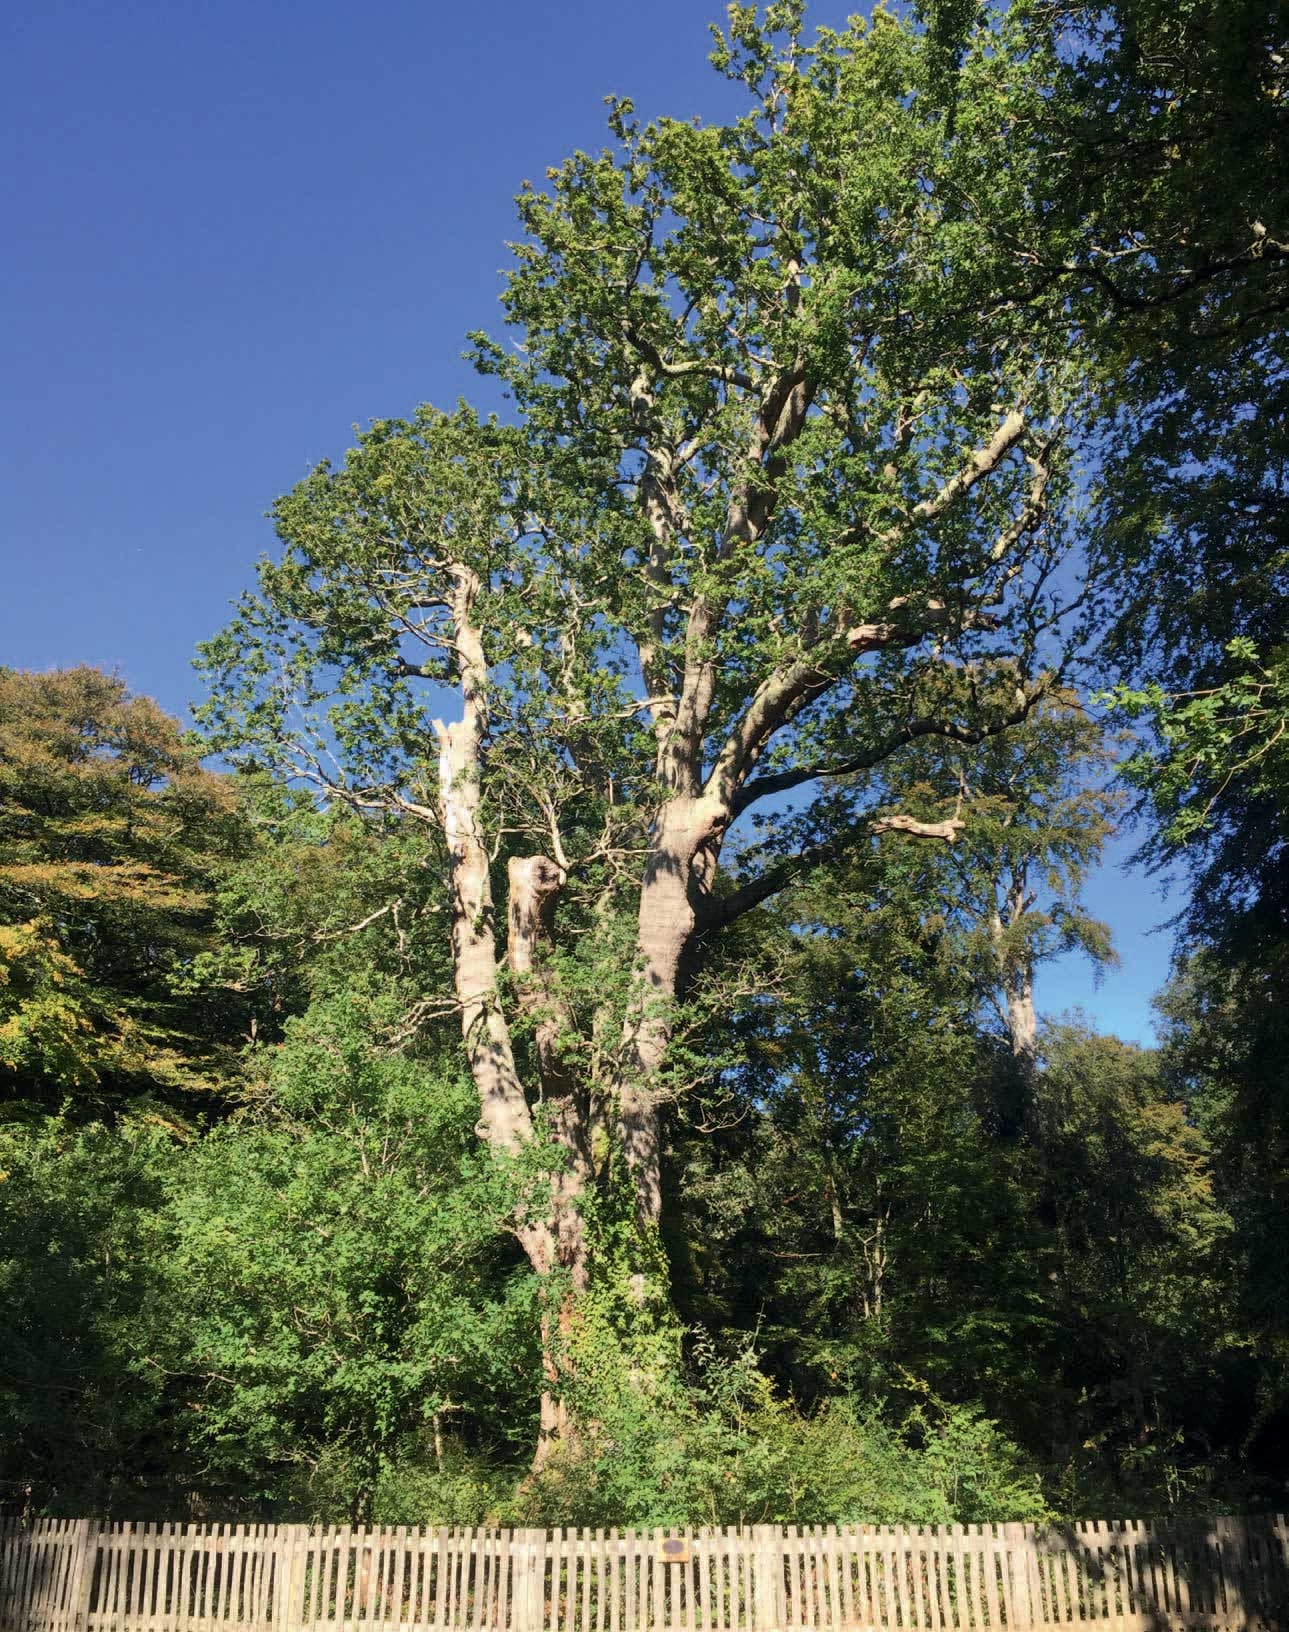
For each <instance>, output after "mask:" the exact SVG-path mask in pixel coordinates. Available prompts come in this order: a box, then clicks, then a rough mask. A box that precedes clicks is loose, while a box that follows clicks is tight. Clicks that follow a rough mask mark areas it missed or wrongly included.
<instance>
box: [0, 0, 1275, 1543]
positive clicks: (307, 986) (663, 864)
mask: <svg viewBox="0 0 1289 1632" xmlns="http://www.w3.org/2000/svg"><path fill="white" fill-rule="evenodd" d="M1287 53H1289V43H1287V42H1286V37H1285V34H1284V23H1283V17H1282V16H1281V15H1280V14H1279V13H1278V11H1277V8H1274V7H1272V6H1270V5H1267V4H1265V3H1262V4H1259V3H1258V0H1234V3H1230V0H1228V3H1227V4H1226V5H1224V6H1222V7H1218V6H1216V5H1215V4H1213V3H1211V0H1182V3H1180V4H1177V3H1170V4H1168V5H1164V4H1161V3H1159V0H1118V3H1116V4H1114V5H1112V6H1110V7H1108V8H1101V7H1088V6H1085V5H1083V4H1081V3H1079V0H1045V3H1040V0H1017V3H1015V4H1013V5H1011V6H1010V7H996V8H992V9H987V10H983V9H982V10H977V9H973V8H971V7H964V6H962V5H960V4H958V3H957V0H943V3H942V4H941V5H940V6H938V7H937V8H934V9H929V10H927V11H926V12H924V13H921V14H918V15H909V16H905V15H903V14H902V13H893V12H886V11H884V10H881V9H878V10H876V11H874V12H873V13H872V15H871V17H869V18H868V19H867V20H854V21H852V23H851V24H850V25H848V27H847V28H846V29H844V30H842V31H839V32H830V31H827V30H816V28H815V26H814V23H813V21H812V20H811V19H810V18H808V17H806V16H805V15H804V13H803V10H802V7H801V6H800V5H799V4H797V3H795V0H778V3H776V4H773V5H770V6H769V7H768V8H766V9H765V10H764V11H758V10H757V8H755V7H746V8H744V7H733V8H731V9H730V12H729V16H728V21H727V23H726V24H725V26H724V27H723V29H722V30H720V31H718V32H717V35H716V44H715V49H714V53H713V63H714V66H715V69H716V71H717V72H719V73H721V74H724V75H726V76H728V77H729V78H730V79H731V80H733V81H734V82H735V84H736V85H738V86H740V87H742V89H743V91H744V92H745V107H746V112H745V114H744V115H743V116H742V117H740V118H737V119H735V120H733V121H731V122H730V123H728V124H725V125H714V124H704V123H698V122H694V121H690V120H686V119H684V118H681V119H679V120H673V119H668V118H657V119H654V120H652V121H647V120H645V119H643V118H642V117H641V116H639V115H638V114H637V113H636V111H635V110H634V108H633V107H632V105H631V103H630V102H628V101H625V100H616V101H613V102H611V104H610V110H609V132H608V136H607V139H606V140H607V145H606V147H605V148H604V150H603V151H602V152H599V153H596V154H581V153H579V154H575V155H574V156H573V157H571V158H570V159H568V160H567V161H566V162H564V163H563V164H560V165H558V166H557V167H555V168H553V169H551V170H550V171H549V172H547V174H546V178H545V181H544V182H543V184H542V186H541V187H538V188H535V187H529V186H527V185H526V186H525V189H524V191H523V192H522V193H521V195H520V198H519V212H520V239H519V242H518V244H517V245H516V246H515V247H514V249H513V252H512V259H511V265H510V271H509V273H508V276H507V280H506V287H505V294H504V297H503V305H504V312H503V318H504V322H503V324H502V325H501V326H500V329H499V337H490V336H488V335H482V334H481V335H477V336H474V337H473V338H472V342H471V343H472V345H473V347H474V354H475V357H476V361H477V365H478V367H479V369H480V371H481V373H482V374H483V375H485V376H488V377H489V379H490V381H491V382H498V381H499V382H500V384H501V385H502V387H504V390H505V392H506V397H507V402H508V412H507V413H506V414H505V415H504V416H503V417H502V418H500V419H490V418H482V417H480V416H479V415H477V414H476V413H475V412H474V411H473V410H472V409H471V408H470V407H468V406H466V405H459V406H458V407H457V408H455V409H453V410H451V411H447V412H444V411H441V410H438V409H434V408H430V407H424V408H421V409H419V410H417V411H416V412H415V413H414V414H412V415H411V417H410V418H408V419H404V420H400V419H377V420H375V421H372V422H370V427H369V428H368V429H367V430H365V431H363V432H361V433H360V434H359V436H358V439H357V442H356V445H355V446H354V447H353V448H352V449H351V451H350V452H349V453H348V455H347V456H346V457H345V458H344V459H343V460H342V461H340V462H337V463H335V464H324V465H321V466H320V467H318V469H317V470H315V471H314V472H313V473H312V474H311V475H310V476H309V477H308V478H307V479H306V480H304V481H303V482H301V483H300V484H299V485H298V486H296V487H295V488H294V489H292V490H291V491H290V492H289V493H287V494H286V495H285V496H284V497H283V498H281V499H280V500H279V501H278V503H277V504H276V506H275V507H274V512H273V513H274V518H275V521H276V525H277V530H278V534H279V538H280V548H279V549H278V551H277V553H276V554H275V555H273V557H272V558H270V559H267V560H265V561H263V562H262V563H261V564H260V567H259V572H258V582H257V586H256V587H255V588H254V589H253V590H250V591H248V593H247V594H246V596H245V597H244V599H243V601H242V602H241V603H240V604H239V606H238V607H237V608H236V610H235V613H234V616H233V618H232V621H231V622H230V623H229V624H228V626H227V627H226V628H225V629H224V630H223V631H222V632H219V633H213V634H212V637H211V639H210V640H209V641H208V642H207V643H206V644H205V645H204V646H203V647H202V649H201V653H200V657H199V666H200V668H201V671H202V674H203V685H204V687H205V691H204V696H205V699H206V700H205V702H204V703H203V705H202V707H201V708H200V709H199V711H198V722H199V729H198V731H197V733H185V731H184V730H182V729H181V727H180V725H179V723H178V722H177V721H175V720H174V719H172V718H170V717H168V715H167V714H166V713H165V712H164V711H163V710H162V709H160V708H159V707H158V706H157V705H156V704H155V703H153V702H152V701H150V700H149V699H147V698H143V697H137V696H131V695H130V694H129V693H128V691H127V689H126V687H125V686H124V684H123V683H122V682H121V681H120V680H119V679H118V678H116V677H113V676H110V675H105V674H103V673H100V672H98V671H96V670H93V669H90V668H86V667H81V668H69V669H65V670H62V671H59V672H51V673H46V674H29V673H23V672H18V671H16V670H13V669H5V670H0V1307H3V1309H4V1312H5V1313H4V1319H3V1322H0V1502H3V1504H4V1506H5V1508H6V1509H7V1510H10V1511H29V1512H48V1513H56V1514H80V1513H100V1514H110V1515H113V1516H117V1517H133V1518H146V1517H153V1516H165V1517H171V1518H175V1517H184V1516H189V1515H192V1516H218V1517H236V1518H250V1517H266V1516H271V1517H283V1518H286V1517H292V1518H309V1517H318V1518H324V1519H341V1518H346V1517H350V1516H352V1517H354V1518H356V1519H375V1520H379V1521H383V1522H401V1523H407V1522H422V1523H424V1522H436V1523H474V1522H484V1521H485V1520H487V1521H490V1522H530V1523H540V1522H552V1523H590V1524H606V1523H607V1524H612V1523H620V1524H643V1523H658V1524H666V1523H698V1524H701V1523H730V1522H737V1521H740V1520H744V1521H749V1522H751V1521H760V1520H785V1521H795V1522H819V1521H837V1522H854V1521H859V1520H863V1521H895V1520H917V1521H933V1520H948V1519H959V1520H962V1519H970V1520H977V1519H991V1518H1009V1519H1026V1518H1036V1517H1040V1516H1043V1515H1045V1514H1075V1515H1110V1516H1118V1515H1124V1514H1131V1515H1136V1516H1145V1515H1148V1514H1151V1513H1156V1512H1160V1511H1163V1510H1168V1509H1187V1510H1199V1511H1213V1510H1225V1511H1232V1510H1238V1509H1243V1508H1257V1507H1261V1506H1265V1505H1268V1504H1270V1505H1275V1504H1277V1503H1278V1504H1280V1505H1281V1506H1283V1503H1284V1498H1285V1493H1286V1470H1289V1065H1287V1063H1286V1062H1287V1061H1289V1005H1287V1004H1286V993H1287V992H1289V844H1287V842H1286V841H1287V839H1289V645H1286V640H1285V636H1286V629H1285V616H1284V607H1285V604H1286V602H1285V593H1286V589H1287V588H1289V374H1287V373H1286V365H1285V360H1284V354H1283V349H1282V336H1283V319H1284V314H1285V311H1286V307H1287V306H1289V176H1287V174H1286V171H1287V169H1289V58H1287ZM680 112H681V113H682V114H683V113H684V110H680ZM382 406H388V405H380V404H356V405H355V411H356V412H362V411H364V410H366V411H368V412H370V411H372V410H373V409H377V410H378V409H380V408H381V407H382ZM250 576H251V567H250V564H249V562H248V580H249V578H250ZM1126 829H1130V830H1131V831H1132V832H1133V833H1134V834H1135V836H1136V839H1137V842H1138V844H1139V846H1140V865H1142V866H1143V867H1150V868H1153V869H1154V870H1155V873H1156V876H1157V878H1158V881H1159V884H1160V887H1161V892H1162V891H1163V890H1164V888H1165V886H1168V887H1169V889H1170V891H1171V893H1169V894H1168V895H1167V898H1166V900H1165V899H1164V896H1163V894H1162V893H1161V906H1160V918H1161V920H1162V919H1165V918H1168V917H1170V916H1171V917H1172V924H1171V933H1172V934H1173V935H1174V937H1175V959H1174V966H1173V974H1172V978H1171V979H1170V981H1169V983H1168V985H1167V987H1166V989H1165V990H1164V991H1163V992H1162V993H1161V994H1160V996H1159V998H1158V1013H1159V1044H1158V1046H1157V1047H1155V1048H1150V1049H1144V1048H1140V1047H1136V1046H1133V1045H1131V1044H1127V1043H1124V1042H1122V1041H1120V1040H1118V1039H1116V1038H1115V1037H1112V1036H1106V1035H1101V1034H1098V1032H1097V1031H1096V1030H1095V1029H1094V1028H1093V1027H1091V1026H1090V1025H1089V1024H1087V1023H1086V1022H1085V1021H1084V1020H1083V1019H1082V1018H1080V1017H1079V1016H1069V1015H1064V1016H1051V1015H1044V1014H1043V1013H1042V1012H1041V1010H1040V1008H1039V1007H1038V1001H1037V1000H1038V998H1039V997H1041V994H1042V971H1043V966H1044V964H1045V962H1046V961H1047V960H1050V959H1051V958H1053V957H1055V956H1058V955H1062V954H1068V953H1070V952H1072V951H1073V952H1078V953H1081V954H1082V955H1084V956H1086V957H1088V958H1090V959H1092V960H1095V961H1096V962H1097V963H1098V964H1100V965H1102V966H1104V967H1105V968H1106V969H1107V971H1109V972H1108V974H1107V978H1108V979H1116V980H1131V979H1133V978H1134V977H1133V971H1132V970H1131V969H1128V970H1116V968H1115V965H1116V961H1117V960H1116V954H1115V949H1114V947H1113V945H1112V942H1111V939H1110V936H1109V933H1108V931H1107V929H1106V927H1105V926H1104V925H1102V924H1100V923H1098V922H1096V921H1095V920H1094V919H1093V918H1092V917H1091V916H1090V914H1089V913H1088V911H1087V909H1086V907H1085V905H1084V902H1083V887H1084V882H1085V879H1086V877H1087V874H1088V871H1089V869H1090V868H1092V867H1093V866H1095V865H1096V864H1097V863H1098V860H1099V858H1100V857H1101V855H1102V853H1103V849H1104V846H1105V844H1106V842H1107V840H1108V839H1109V838H1110V837H1111V836H1112V835H1113V834H1114V833H1115V832H1116V831H1123V830H1126ZM1036 983H1037V984H1036Z"/></svg>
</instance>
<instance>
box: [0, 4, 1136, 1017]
mask: <svg viewBox="0 0 1289 1632" xmlns="http://www.w3.org/2000/svg"><path fill="white" fill-rule="evenodd" d="M719 9H720V8H719V5H718V3H717V0H650V3H649V4H647V5H646V4H641V3H639V0H630V3H628V0H561V3H559V4H555V3H552V0H527V3H518V0H483V3H482V4H479V5H475V6H449V5H446V4H442V3H439V4H435V3H433V0H420V3H416V4H409V3H402V0H394V3H386V4H382V5H379V6H362V5H356V4H353V3H352V0H350V3H348V4H344V5H341V4H339V3H336V0H311V3H310V4H308V5H305V4H303V3H301V0H297V3H294V4H290V3H287V0H257V3H256V4H254V5H252V4H250V3H248V0H215V3H210V0H206V3H202V0H181V3H178V4H176V3H175V0H168V3H165V4H161V3H142V0H78V3H77V4H75V5H72V4H60V3H59V0H41V3H40V4H38V5H34V4H33V5H25V6H20V7H15V9H14V11H13V12H12V13H11V14H10V16H9V21H8V24H7V28H6V39H5V50H4V53H3V61H2V62H0V151H3V154H4V169H5V183H4V201H3V210H4V221H5V229H6V231H5V237H6V241H7V242H6V250H5V253H4V256H3V259H2V260H0V314H2V316H0V322H2V324H3V330H2V340H0V371H2V373H0V378H2V380H3V384H2V385H0V390H2V391H3V401H4V424H3V435H0V462H2V463H0V493H2V495H3V497H2V501H0V502H2V508H0V567H2V568H3V576H2V577H0V661H3V662H6V663H8V664H11V665H15V666H18V667H24V668H46V667H50V666H54V665H60V664H68V663H74V662H89V663H96V664H100V665H102V666H104V667H107V668H114V669H117V670H118V671H119V672H120V673H121V674H122V675H123V676H124V678H125V679H126V680H127V681H128V683H129V684H130V685H131V687H133V688H134V689H135V690H138V691H144V692H150V693H151V694H153V695H154V696H156V697H157V698H159V699H160V701H161V702H162V703H163V704H164V705H165V706H166V707H168V708H170V709H171V710H173V711H174V712H176V713H179V714H185V713H186V710H187V705H188V703H189V702H190V701H191V700H192V698H193V696H194V695H195V689H196V686H195V680H194V677H193V675H192V673H191V670H190V668H189V662H190V659H191V656H192V650H193V646H194V644H195V643H196V641H198V640H200V639H202V638H203V637H205V636H207V635H209V634H211V633H212V632H213V631H214V630H215V629H216V628H217V627H218V626H219V625H220V624H221V623H222V622H223V621H224V614H225V609H226V604H227V602H228V601H229V600H230V599H231V598H232V597H233V596H234V595H235V594H236V593H237V591H238V590H239V589H240V588H241V587H243V586H244V585H245V584H246V583H247V581H248V579H249V576H250V571H251V564H252V562H253V560H254V558H255V556H256V555H257V554H258V553H260V551H262V550H263V549H266V548H268V547H269V545H270V544H271V534H270V531H269V529H268V527H267V524H266V523H265V522H264V521H263V519H262V516H263V512H264V510H265V509H266V507H267V506H268V504H269V503H270V502H271V501H272V499H273V498H274V496H275V495H276V494H277V493H279V492H281V491H282V490H284V489H285V488H286V487H288V486H290V485H291V483H293V482H294V481H295V480H297V479H298V478H299V477H300V476H302V475H303V474H304V472H305V471H306V470H307V469H308V468H309V467H310V465H311V464H313V463H314V462H315V461H316V460H317V459H319V458H321V457H323V456H324V455H333V456H334V455H337V454H340V453H342V452H343V450H344V448H345V447H346V446H347V444H348V440H349V428H350V426H351V425H352V424H353V423H354V422H355V421H358V420H366V419H369V418H371V417H373V416H376V415H383V414H400V413H404V412H406V411H407V410H409V409H410V408H411V407H412V406H413V405H414V404H415V403H417V402H419V401H423V400H429V401H434V402H437V403H442V404H447V403H450V402H451V401H452V400H453V399H455V397H456V396H457V395H458V394H462V393H466V394H470V395H472V396H473V397H475V398H476V400H479V399H482V398H483V397H484V394H483V393H482V392H481V391H480V390H479V387H478V384H477V383H476V382H475V380H474V378H473V376H472V375H471V373H470V371H469V369H468V368H467V367H466V365H465V364H464V363H463V362H462V361H461V360H460V352H461V349H462V344H463V336H464V334H465V333H466V331H467V330H468V329H471V328H476V327H492V328H495V327H497V326H498V318H499V313H498V309H497V306H496V295H497V291H498V288H499V281H500V280H499V275H498V273H499V269H500V267H501V266H502V265H503V263H504V260H505V249H504V243H505V240H506V239H507V238H508V237H511V236H513V235H514V231H515V228H514V214H513V207H512V202H511V201H512V198H513V195H514V193H515V192H516V191H517V190H518V187H519V184H520V182H521V181H522V180H523V179H524V178H525V177H529V178H532V179H533V180H534V181H538V180H540V179H541V177H542V175H543V173H544V170H545V167H546V166H547V165H548V164H551V163H555V162H557V161H558V160H559V159H561V158H562V157H563V156H564V155H565V154H566V153H567V152H568V151H569V150H570V149H572V148H574V147H588V146H594V145H596V144H598V143H599V142H600V140H601V139H602V135H603V130H604V108H603V97H604V96H605V94H606V93H608V92H624V93H627V94H629V95H631V96H632V97H634V98H635V100H636V103H637V106H638V107H639V108H640V109H641V111H642V112H646V113H653V112H667V113H674V114H678V115H685V116H688V115H692V114H701V115H704V116H706V117H712V116H718V115H720V114H721V113H722V112H723V111H724V109H725V108H726V107H728V106H729V105H730V104H729V101H728V97H729V94H730V93H729V91H728V88H727V87H725V86H724V84H723V82H722V81H720V80H719V79H718V78H717V77H716V76H715V75H714V74H713V73H712V71H711V70H710V68H709V67H708V66H707V63H706V60H705V59H706V51H707V23H708V21H709V19H710V18H712V17H714V16H716V15H717V14H718V12H719ZM850 9H853V6H847V5H837V4H834V3H832V0H823V3H820V4H817V5H816V7H815V13H814V14H815V16H816V18H817V20H819V21H828V22H834V23H835V22H839V21H840V20H841V18H842V16H843V14H844V12H845V11H847V10H850ZM1124 848H1126V847H1121V852H1120V856H1119V857H1118V858H1117V859H1122V850H1123V849H1124ZM1091 897H1092V906H1093V909H1094V910H1095V911H1097V912H1098V913H1099V914H1100V915H1101V916H1103V917H1105V918H1107V919H1108V920H1109V921H1110V923H1111V924H1112V925H1113V926H1114V927H1115V930H1116V933H1117V937H1118V941H1119V945H1120V949H1121V952H1122V955H1123V965H1124V966H1123V969H1122V971H1121V972H1119V973H1116V974H1111V975H1110V976H1108V977H1107V978H1106V979H1105V981H1104V982H1103V983H1102V984H1101V986H1100V987H1099V988H1096V989H1094V987H1093V984H1092V980H1091V977H1090V974H1088V973H1087V972H1086V971H1085V970H1083V969H1082V968H1081V967H1080V966H1079V965H1078V964H1077V962H1073V961H1071V962H1069V963H1067V964H1065V965H1062V966H1061V967H1059V968H1056V969H1054V970H1052V971H1050V972H1048V973H1047V975H1046V977H1045V978H1044V979H1043V981H1042V984H1041V988H1040V993H1039V996H1040V1002H1041V1005H1042V1007H1043V1008H1044V1009H1045V1010H1047V1011H1049V1012H1052V1011H1055V1010H1058V1009H1060V1008H1063V1007H1065V1006H1068V1005H1072V1004H1082V1005H1083V1006H1084V1007H1086V1008H1087V1009H1088V1010H1089V1012H1091V1013H1092V1014H1094V1015H1096V1016H1097V1018H1098V1019H1099V1020H1100V1022H1101V1023H1102V1024H1103V1025H1104V1026H1106V1027H1107V1028H1108V1029H1113V1030H1117V1031H1119V1033H1120V1034H1121V1035H1124V1036H1130V1037H1138V1038H1140V1039H1142V1040H1147V1039H1149V1037H1150V1035H1151V1030H1150V1017H1149V1006H1148V1005H1149V998H1150V995H1151V993H1152V992H1153V990H1154V989H1155V988H1156V987H1157V986H1158V985H1159V983H1160V982H1161V980H1162V979H1163V976H1164V974H1165V972H1166V966H1167V956H1168V938H1167V936H1161V935H1150V934H1149V933H1148V931H1149V930H1150V929H1151V928H1152V926H1153V925H1154V924H1156V923H1157V922H1158V921H1159V920H1160V919H1161V918H1162V917H1163V916H1165V909H1164V908H1162V907H1161V906H1160V905H1159V903H1158V902H1157V900H1156V899H1155V895H1154V891H1153V888H1152V887H1151V886H1150V885H1149V884H1148V882H1147V881H1145V880H1143V879H1141V878H1140V877H1135V876H1132V875H1126V874H1124V873H1123V872H1121V871H1120V870H1119V869H1118V867H1117V866H1116V865H1115V864H1113V863H1112V864H1111V865H1110V866H1108V867H1107V868H1106V869H1104V870H1103V872H1102V873H1101V875H1099V877H1098V878H1097V879H1096V880H1095V881H1094V885H1093V889H1092V892H1091Z"/></svg>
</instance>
